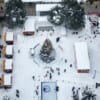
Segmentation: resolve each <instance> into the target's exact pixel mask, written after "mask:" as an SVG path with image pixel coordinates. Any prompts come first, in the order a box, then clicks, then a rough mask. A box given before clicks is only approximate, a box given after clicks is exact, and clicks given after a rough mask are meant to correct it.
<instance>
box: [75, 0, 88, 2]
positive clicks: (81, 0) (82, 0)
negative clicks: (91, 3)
mask: <svg viewBox="0 0 100 100" xmlns="http://www.w3.org/2000/svg"><path fill="white" fill-rule="evenodd" d="M77 1H78V2H86V0H77Z"/></svg>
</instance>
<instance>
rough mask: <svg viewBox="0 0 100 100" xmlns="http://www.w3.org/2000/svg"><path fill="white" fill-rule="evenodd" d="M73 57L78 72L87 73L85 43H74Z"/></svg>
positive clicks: (87, 64)
mask: <svg viewBox="0 0 100 100" xmlns="http://www.w3.org/2000/svg"><path fill="white" fill-rule="evenodd" d="M75 57H76V66H77V71H78V72H83V73H84V72H89V70H90V62H89V56H88V47H87V43H86V42H76V43H75Z"/></svg>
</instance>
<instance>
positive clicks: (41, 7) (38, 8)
mask: <svg viewBox="0 0 100 100" xmlns="http://www.w3.org/2000/svg"><path fill="white" fill-rule="evenodd" d="M56 5H57V4H37V5H36V12H41V11H49V10H51V9H52V8H53V7H55V6H56Z"/></svg>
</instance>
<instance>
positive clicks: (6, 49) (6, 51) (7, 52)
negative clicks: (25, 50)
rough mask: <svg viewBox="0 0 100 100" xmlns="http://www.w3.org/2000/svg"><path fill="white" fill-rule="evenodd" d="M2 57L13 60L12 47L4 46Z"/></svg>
mask: <svg viewBox="0 0 100 100" xmlns="http://www.w3.org/2000/svg"><path fill="white" fill-rule="evenodd" d="M4 55H5V57H6V58H13V46H12V45H6V46H4Z"/></svg>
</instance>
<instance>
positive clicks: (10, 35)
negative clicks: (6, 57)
mask: <svg viewBox="0 0 100 100" xmlns="http://www.w3.org/2000/svg"><path fill="white" fill-rule="evenodd" d="M6 41H13V32H6Z"/></svg>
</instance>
